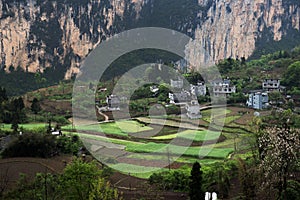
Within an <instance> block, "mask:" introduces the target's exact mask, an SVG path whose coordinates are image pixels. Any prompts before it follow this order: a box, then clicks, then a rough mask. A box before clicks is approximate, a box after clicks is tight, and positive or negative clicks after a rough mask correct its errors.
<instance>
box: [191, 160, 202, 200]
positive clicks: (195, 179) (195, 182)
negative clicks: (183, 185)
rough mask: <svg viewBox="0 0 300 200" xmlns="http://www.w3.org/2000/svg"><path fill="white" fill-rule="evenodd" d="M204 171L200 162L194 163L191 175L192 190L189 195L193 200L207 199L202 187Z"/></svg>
mask: <svg viewBox="0 0 300 200" xmlns="http://www.w3.org/2000/svg"><path fill="white" fill-rule="evenodd" d="M202 173H203V172H202V171H201V165H200V163H199V162H195V163H194V164H193V168H192V171H191V176H190V191H189V196H190V199H191V200H202V199H205V193H204V191H203V189H202Z"/></svg>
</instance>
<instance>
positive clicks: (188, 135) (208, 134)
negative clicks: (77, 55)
mask: <svg viewBox="0 0 300 200" xmlns="http://www.w3.org/2000/svg"><path fill="white" fill-rule="evenodd" d="M219 136H220V133H219V132H215V131H209V130H205V131H196V130H185V131H182V132H179V133H176V134H170V135H163V136H156V137H153V139H157V140H169V139H174V138H176V137H178V138H183V139H187V140H193V141H195V142H201V141H207V140H215V139H218V138H219Z"/></svg>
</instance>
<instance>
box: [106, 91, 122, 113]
mask: <svg viewBox="0 0 300 200" xmlns="http://www.w3.org/2000/svg"><path fill="white" fill-rule="evenodd" d="M106 103H107V108H108V109H109V110H120V98H119V97H118V96H117V95H113V94H112V95H109V96H107V97H106Z"/></svg>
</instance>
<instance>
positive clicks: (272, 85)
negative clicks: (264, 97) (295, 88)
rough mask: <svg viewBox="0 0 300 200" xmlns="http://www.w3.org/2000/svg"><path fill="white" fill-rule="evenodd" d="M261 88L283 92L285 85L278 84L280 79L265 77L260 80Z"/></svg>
mask: <svg viewBox="0 0 300 200" xmlns="http://www.w3.org/2000/svg"><path fill="white" fill-rule="evenodd" d="M262 89H263V90H265V91H268V92H269V91H279V92H284V91H285V89H286V87H284V86H282V85H280V79H265V80H263V82H262Z"/></svg>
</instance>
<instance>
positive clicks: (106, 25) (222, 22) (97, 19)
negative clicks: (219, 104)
mask: <svg viewBox="0 0 300 200" xmlns="http://www.w3.org/2000/svg"><path fill="white" fill-rule="evenodd" d="M139 26H160V27H166V28H172V29H176V30H178V31H181V32H184V33H187V34H189V35H190V36H191V37H193V38H195V40H194V41H193V42H191V43H189V44H188V46H187V50H186V54H187V57H188V58H189V60H190V61H192V64H194V65H196V66H199V64H200V63H202V62H216V61H218V60H220V59H223V58H227V57H233V58H235V57H242V56H244V57H246V58H248V57H249V56H251V55H252V54H253V52H254V51H255V50H256V49H257V48H258V47H260V46H263V45H264V44H265V42H273V41H274V42H279V41H284V39H285V38H289V37H290V38H291V36H290V34H291V33H293V34H294V35H295V34H296V35H300V33H299V29H300V1H299V0H244V1H237V0H184V1H183V0H80V1H79V0H60V1H58V0H19V1H12V0H1V1H0V67H4V66H6V70H7V71H8V70H9V66H11V65H13V66H14V67H17V66H21V67H22V68H23V69H24V70H25V71H29V72H35V71H41V72H47V71H51V70H52V71H53V69H55V70H56V72H57V73H63V74H64V75H65V78H69V77H70V76H71V75H72V74H74V73H77V72H78V66H79V64H80V62H81V61H82V59H83V58H84V57H86V56H87V55H88V53H89V52H90V51H91V50H92V49H94V48H95V47H96V46H97V45H98V44H99V43H100V42H101V41H103V40H105V39H106V38H107V37H110V36H111V35H112V34H114V33H117V32H120V31H122V30H124V29H128V28H133V27H139ZM299 38H300V37H299ZM297 43H298V44H300V41H295V42H293V45H296V44H297ZM202 48H204V49H205V51H202V50H201V49H202Z"/></svg>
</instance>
